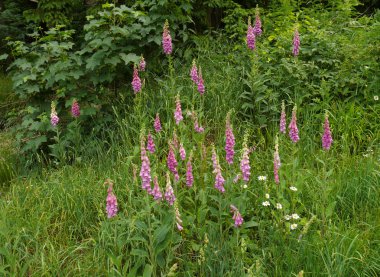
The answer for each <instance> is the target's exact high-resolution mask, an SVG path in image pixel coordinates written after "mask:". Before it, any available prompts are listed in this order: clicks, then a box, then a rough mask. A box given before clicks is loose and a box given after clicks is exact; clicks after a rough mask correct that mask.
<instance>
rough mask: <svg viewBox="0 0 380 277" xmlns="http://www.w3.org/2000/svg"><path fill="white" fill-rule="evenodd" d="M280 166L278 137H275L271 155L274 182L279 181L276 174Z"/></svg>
mask: <svg viewBox="0 0 380 277" xmlns="http://www.w3.org/2000/svg"><path fill="white" fill-rule="evenodd" d="M280 166H281V161H280V154H279V152H278V137H276V144H275V151H274V155H273V174H274V181H275V183H276V184H279V183H280V177H279V175H278V171H279V170H280Z"/></svg>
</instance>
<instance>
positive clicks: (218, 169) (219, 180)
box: [211, 145, 225, 193]
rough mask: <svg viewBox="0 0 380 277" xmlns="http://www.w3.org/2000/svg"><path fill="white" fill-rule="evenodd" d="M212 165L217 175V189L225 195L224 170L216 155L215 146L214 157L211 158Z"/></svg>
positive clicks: (213, 149)
mask: <svg viewBox="0 0 380 277" xmlns="http://www.w3.org/2000/svg"><path fill="white" fill-rule="evenodd" d="M211 160H212V164H213V167H214V171H213V173H214V174H215V185H214V186H215V188H216V189H217V190H219V191H220V192H222V193H224V192H225V189H224V183H225V180H224V178H223V176H222V169H221V167H220V164H219V159H218V156H217V155H216V151H215V146H214V145H213V146H212V156H211Z"/></svg>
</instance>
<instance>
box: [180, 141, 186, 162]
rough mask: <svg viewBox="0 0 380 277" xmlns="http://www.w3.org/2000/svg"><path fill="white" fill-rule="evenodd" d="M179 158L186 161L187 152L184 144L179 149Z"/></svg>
mask: <svg viewBox="0 0 380 277" xmlns="http://www.w3.org/2000/svg"><path fill="white" fill-rule="evenodd" d="M179 156H180V157H181V160H182V161H184V160H185V159H186V150H185V148H184V147H183V144H182V143H181V145H180V147H179Z"/></svg>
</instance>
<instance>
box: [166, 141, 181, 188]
mask: <svg viewBox="0 0 380 277" xmlns="http://www.w3.org/2000/svg"><path fill="white" fill-rule="evenodd" d="M166 163H167V166H168V168H169V170H170V171H171V172H172V173H173V174H174V178H175V180H176V181H178V180H179V175H178V171H177V166H178V162H177V160H176V158H175V154H174V151H173V146H172V145H169V153H168V158H167V162H166Z"/></svg>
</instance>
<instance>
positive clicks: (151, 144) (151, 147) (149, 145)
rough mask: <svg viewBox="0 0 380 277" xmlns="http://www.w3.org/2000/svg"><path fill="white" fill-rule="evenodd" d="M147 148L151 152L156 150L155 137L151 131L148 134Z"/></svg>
mask: <svg viewBox="0 0 380 277" xmlns="http://www.w3.org/2000/svg"><path fill="white" fill-rule="evenodd" d="M146 149H148V151H149V152H150V153H154V151H156V146H155V145H154V141H153V137H152V135H151V134H150V133H149V134H148V143H147V145H146Z"/></svg>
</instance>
